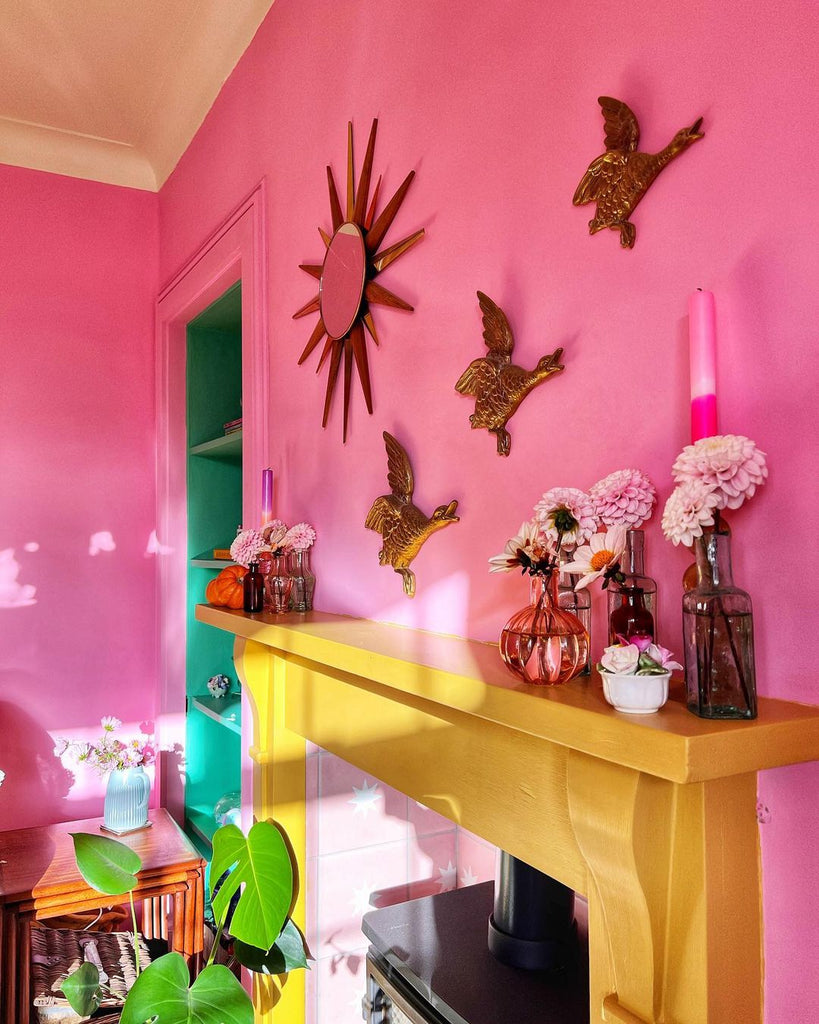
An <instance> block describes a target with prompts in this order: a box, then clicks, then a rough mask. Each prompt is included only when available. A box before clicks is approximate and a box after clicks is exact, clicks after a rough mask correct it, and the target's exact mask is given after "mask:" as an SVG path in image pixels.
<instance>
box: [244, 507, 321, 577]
mask: <svg viewBox="0 0 819 1024" xmlns="http://www.w3.org/2000/svg"><path fill="white" fill-rule="evenodd" d="M315 539H316V531H315V530H314V529H313V527H312V526H310V524H309V523H296V525H295V526H289V527H288V526H287V525H286V524H285V523H283V522H282V521H281V519H274V520H273V521H272V522H271V523H268V524H267V525H266V526H263V527H262V528H261V529H260V530H242V531H241V532H240V533H239V534H237V536H236V539H235V540H234V541H233V543H232V544H231V545H230V557H231V558H232V559H233V561H234V562H236V564H237V565H243V566H245V568H247V567H248V566H249V565H250V563H251V562H264V561H266V560H267V559H268V558H269V557H270V556H272V555H286V554H288V553H289V552H291V551H306V550H307V549H308V548H309V547H311V546H312V544H313V542H314V541H315Z"/></svg>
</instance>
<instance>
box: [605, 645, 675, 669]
mask: <svg viewBox="0 0 819 1024" xmlns="http://www.w3.org/2000/svg"><path fill="white" fill-rule="evenodd" d="M673 658H674V655H673V654H672V653H671V651H668V650H666V649H665V647H660V646H659V644H654V643H652V642H651V641H650V640H637V641H632V642H631V643H628V644H624V643H619V644H612V646H611V647H607V648H606V649H605V650H604V651H603V656H602V657H601V659H600V662H599V664H598V666H597V668H598V670H599V671H600V672H611V673H613V674H614V675H619V676H659V675H664V674H665V673H666V672H668V673H670V672H671V671H672V670H673V669H675V668H676V669H682V665H680V664H679V662H676V661H674V660H673Z"/></svg>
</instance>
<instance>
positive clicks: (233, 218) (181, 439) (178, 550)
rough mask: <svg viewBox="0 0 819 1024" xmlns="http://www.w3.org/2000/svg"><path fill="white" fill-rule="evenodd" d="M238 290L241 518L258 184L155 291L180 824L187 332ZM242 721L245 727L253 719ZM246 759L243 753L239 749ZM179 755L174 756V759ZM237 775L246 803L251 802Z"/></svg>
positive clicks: (250, 464) (169, 687) (262, 399)
mask: <svg viewBox="0 0 819 1024" xmlns="http://www.w3.org/2000/svg"><path fill="white" fill-rule="evenodd" d="M239 279H241V281H242V421H243V446H242V449H243V451H242V481H243V483H242V517H243V522H247V523H250V522H255V521H256V520H257V519H258V516H259V511H260V509H261V471H262V469H263V468H264V467H265V466H267V465H268V462H269V446H270V434H269V430H268V421H269V414H268V408H269V400H268V399H269V349H268V333H267V331H268V317H267V314H268V274H267V231H266V201H265V183H264V181H261V182H260V183H259V184H258V185H257V186H256V188H254V189H253V191H252V192H251V193H250V195H249V196H247V197H246V198H245V199H244V200H243V201H242V202H241V203H240V204H239V206H237V207H236V209H235V210H234V211H233V212H232V213H231V214H230V215H229V216H228V217H227V218H226V220H225V221H224V222H223V223H222V224H221V225H220V226H219V227H218V228H217V229H216V230H215V231H214V232H213V233H212V234H211V235H210V236H209V237H208V238H207V240H206V241H205V242H203V244H202V245H201V246H200V247H199V248H198V249H197V251H196V252H195V253H194V254H193V256H192V257H191V258H190V259H189V260H188V261H187V262H186V263H185V265H184V266H183V267H182V268H181V269H180V270H179V271H178V272H177V273H176V274H174V276H173V277H172V278H171V280H170V281H169V282H168V283H167V284H166V285H165V286H164V287H163V288H162V289H161V290H160V292H159V295H158V298H157V303H156V339H157V345H156V415H157V465H156V469H157V488H156V491H157V538H158V541H159V544H158V548H159V551H158V553H157V563H158V573H157V579H158V593H157V608H158V624H157V628H158V651H159V657H158V671H159V697H158V708H157V712H158V714H157V719H158V721H157V733H158V736H159V742H160V745H161V747H162V748H163V754H162V756H161V759H160V767H159V769H158V773H157V774H158V776H159V778H158V785H159V797H160V803H161V804H162V805H163V806H165V807H167V808H168V810H169V811H170V813H171V814H172V815H173V816H174V817H175V818H176V819H177V820H178V821H180V822H181V821H182V820H183V815H184V795H185V793H184V782H185V780H184V744H185V711H186V708H185V647H186V642H185V638H186V617H185V606H186V588H187V424H186V394H185V373H186V365H185V364H186V347H187V325H188V323H189V322H190V321H191V320H192V319H193V318H194V317H195V316H197V315H198V314H199V313H201V312H202V310H204V309H206V308H207V307H208V306H209V305H210V304H211V303H212V302H213V301H214V300H215V299H217V298H219V296H220V295H222V294H223V293H224V292H225V291H226V290H227V289H228V288H229V287H230V286H231V285H232V284H234V283H235V282H236V281H238V280H239ZM244 718H245V719H246V720H247V721H248V723H249V721H250V716H249V715H245V716H244ZM242 746H243V750H247V747H248V744H247V743H246V742H244V741H243V744H242ZM172 749H175V750H176V751H177V754H178V755H180V756H176V755H175V754H174V753H172V752H170V751H171V750H172ZM249 777H250V771H249V768H248V767H247V766H246V765H245V764H244V763H243V765H242V790H243V799H244V800H245V801H247V800H249V799H250V793H249V790H248V789H247V788H246V783H247V782H248V781H249Z"/></svg>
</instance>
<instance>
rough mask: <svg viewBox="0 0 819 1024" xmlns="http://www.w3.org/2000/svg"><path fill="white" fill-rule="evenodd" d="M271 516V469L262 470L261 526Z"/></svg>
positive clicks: (270, 518)
mask: <svg viewBox="0 0 819 1024" xmlns="http://www.w3.org/2000/svg"><path fill="white" fill-rule="evenodd" d="M272 518H273V470H272V469H263V470H262V526H266V525H267V524H268V523H269V522H270V521H271V520H272Z"/></svg>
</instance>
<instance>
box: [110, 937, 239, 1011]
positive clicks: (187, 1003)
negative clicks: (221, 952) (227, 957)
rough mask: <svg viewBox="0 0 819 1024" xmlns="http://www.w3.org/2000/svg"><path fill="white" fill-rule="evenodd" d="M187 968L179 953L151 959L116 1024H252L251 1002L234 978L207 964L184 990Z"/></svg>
mask: <svg viewBox="0 0 819 1024" xmlns="http://www.w3.org/2000/svg"><path fill="white" fill-rule="evenodd" d="M189 980H190V979H189V974H188V966H187V964H186V963H185V960H184V957H182V956H181V955H180V954H179V953H167V954H166V955H165V956H162V957H160V958H159V959H158V960H154V962H153V963H152V964H150V966H148V967H146V968H145V970H144V971H143V972H142V974H140V976H139V977H138V978H137V980H136V983H135V984H134V987H133V988H132V989H131V991H130V992H129V993H128V998H127V1000H126V1001H125V1006H124V1007H123V1009H122V1016H121V1018H120V1024H144V1022H145V1021H154V1022H155V1024H253V1003H252V1002H251V1001H250V996H249V995H248V994H247V992H245V990H244V989H243V988H242V986H241V985H240V984H239V982H238V980H237V979H236V977H235V976H234V975H233V974H232V973H231V972H230V971H229V970H228V969H227V967H224V966H222V965H221V964H211V965H210V966H209V967H206V968H205V969H204V970H203V971H202V973H201V974H200V975H199V976H198V977H197V978H196V980H195V981H194V983H193V985H191V986H190V988H189V987H188V982H189Z"/></svg>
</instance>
